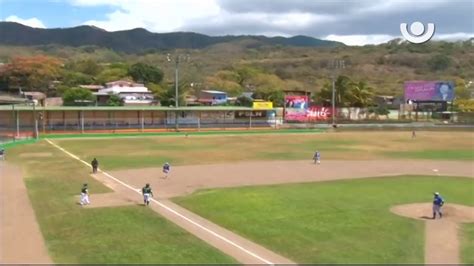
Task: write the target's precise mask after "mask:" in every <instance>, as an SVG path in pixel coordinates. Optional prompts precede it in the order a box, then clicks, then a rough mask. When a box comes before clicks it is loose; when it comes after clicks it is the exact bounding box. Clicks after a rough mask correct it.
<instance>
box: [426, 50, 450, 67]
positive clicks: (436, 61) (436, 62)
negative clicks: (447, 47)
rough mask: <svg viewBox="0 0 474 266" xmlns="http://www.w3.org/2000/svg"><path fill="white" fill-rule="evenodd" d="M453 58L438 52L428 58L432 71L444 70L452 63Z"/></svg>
mask: <svg viewBox="0 0 474 266" xmlns="http://www.w3.org/2000/svg"><path fill="white" fill-rule="evenodd" d="M451 61H452V60H451V58H450V57H449V56H446V55H444V54H438V55H435V56H433V57H431V58H430V59H429V60H428V66H429V67H430V69H431V70H432V71H442V70H445V69H447V68H448V67H449V66H450V65H451Z"/></svg>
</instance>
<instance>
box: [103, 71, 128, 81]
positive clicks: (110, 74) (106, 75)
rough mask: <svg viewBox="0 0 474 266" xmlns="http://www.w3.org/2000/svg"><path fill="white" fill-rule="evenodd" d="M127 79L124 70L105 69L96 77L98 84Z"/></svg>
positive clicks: (126, 73)
mask: <svg viewBox="0 0 474 266" xmlns="http://www.w3.org/2000/svg"><path fill="white" fill-rule="evenodd" d="M127 77H128V72H127V70H126V69H122V68H106V69H104V70H103V71H102V72H100V74H99V75H98V76H97V81H98V82H99V83H102V84H103V83H107V82H111V81H116V80H120V79H124V78H127Z"/></svg>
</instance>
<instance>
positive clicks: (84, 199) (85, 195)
mask: <svg viewBox="0 0 474 266" xmlns="http://www.w3.org/2000/svg"><path fill="white" fill-rule="evenodd" d="M80 204H81V205H82V206H84V205H88V204H90V201H89V188H88V187H87V184H84V185H83V186H82V189H81V202H80Z"/></svg>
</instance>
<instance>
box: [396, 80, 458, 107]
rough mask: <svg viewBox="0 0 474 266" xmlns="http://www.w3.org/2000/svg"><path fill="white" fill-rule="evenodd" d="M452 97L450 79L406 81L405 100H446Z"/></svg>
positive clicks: (448, 100)
mask: <svg viewBox="0 0 474 266" xmlns="http://www.w3.org/2000/svg"><path fill="white" fill-rule="evenodd" d="M453 99H454V83H453V82H451V81H407V82H405V101H447V102H450V101H452V100H453Z"/></svg>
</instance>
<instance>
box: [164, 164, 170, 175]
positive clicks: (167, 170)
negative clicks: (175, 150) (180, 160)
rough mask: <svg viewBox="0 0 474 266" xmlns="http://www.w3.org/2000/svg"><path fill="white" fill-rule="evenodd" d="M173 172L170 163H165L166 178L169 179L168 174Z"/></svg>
mask: <svg viewBox="0 0 474 266" xmlns="http://www.w3.org/2000/svg"><path fill="white" fill-rule="evenodd" d="M170 171H171V166H170V164H169V163H165V164H164V165H163V173H164V174H165V178H168V174H169V172H170Z"/></svg>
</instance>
